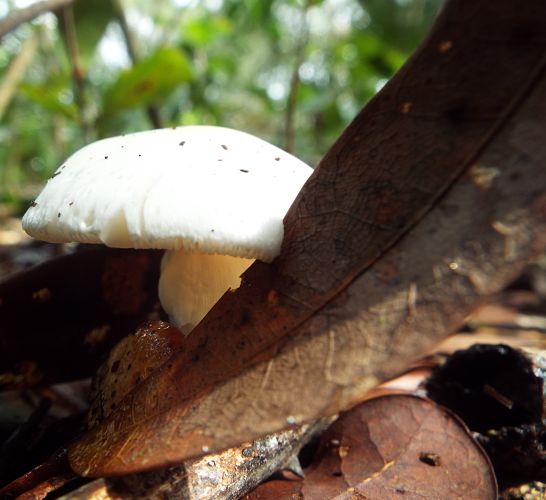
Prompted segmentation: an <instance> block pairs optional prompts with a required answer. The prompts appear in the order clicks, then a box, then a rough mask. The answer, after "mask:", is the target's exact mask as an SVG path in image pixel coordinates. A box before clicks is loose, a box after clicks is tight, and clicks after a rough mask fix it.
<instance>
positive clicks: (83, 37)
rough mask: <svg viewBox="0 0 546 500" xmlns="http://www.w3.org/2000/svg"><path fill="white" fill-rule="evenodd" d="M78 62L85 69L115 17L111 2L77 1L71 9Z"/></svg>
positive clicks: (102, 0) (104, 0)
mask: <svg viewBox="0 0 546 500" xmlns="http://www.w3.org/2000/svg"><path fill="white" fill-rule="evenodd" d="M73 14H74V27H75V30H74V32H75V34H76V40H77V44H78V53H79V57H80V62H81V63H82V64H83V66H84V67H85V68H86V67H88V66H89V63H90V61H91V59H92V58H93V56H94V55H95V51H96V49H97V45H98V43H99V42H100V40H101V38H102V37H103V35H104V31H105V30H106V27H107V26H108V24H109V23H110V22H111V21H112V20H113V19H114V17H115V8H114V4H113V3H112V0H92V1H89V0H87V1H81V0H80V1H77V2H76V3H75V4H74V8H73Z"/></svg>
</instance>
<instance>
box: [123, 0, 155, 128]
mask: <svg viewBox="0 0 546 500" xmlns="http://www.w3.org/2000/svg"><path fill="white" fill-rule="evenodd" d="M113 3H114V7H115V9H116V17H117V19H118V23H119V26H120V28H121V32H122V33H123V38H124V39H125V46H126V47H127V53H128V54H129V58H130V59H131V62H132V63H133V65H135V64H136V63H137V62H138V60H139V53H138V47H137V44H136V40H135V37H134V36H133V32H132V31H131V28H130V27H129V24H128V23H127V18H126V17H125V11H124V10H123V5H122V4H121V1H120V0H114V1H113ZM146 113H147V114H148V119H149V120H150V122H151V124H152V126H153V127H155V128H161V117H160V116H159V110H158V109H157V108H156V107H155V106H147V107H146Z"/></svg>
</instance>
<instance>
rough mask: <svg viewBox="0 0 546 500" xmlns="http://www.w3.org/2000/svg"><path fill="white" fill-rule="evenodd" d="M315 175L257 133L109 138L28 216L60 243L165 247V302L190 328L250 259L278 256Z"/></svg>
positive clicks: (192, 131)
mask: <svg viewBox="0 0 546 500" xmlns="http://www.w3.org/2000/svg"><path fill="white" fill-rule="evenodd" d="M311 172H312V169H311V168H310V167H309V166H307V165H306V164H305V163H303V162H301V161H300V160H298V159H297V158H295V157H293V156H292V155H290V154H288V153H286V152H284V151H282V150H281V149H278V148H277V147H275V146H272V145H271V144H268V143H267V142H265V141H263V140H261V139H258V138H256V137H254V136H251V135H249V134H246V133H244V132H239V131H236V130H232V129H227V128H222V127H209V126H190V127H177V128H172V129H159V130H152V131H147V132H138V133H134V134H127V135H124V136H120V137H112V138H109V139H104V140H101V141H98V142H95V143H93V144H90V145H88V146H86V147H84V148H82V149H81V150H79V151H78V152H76V153H75V154H74V155H72V156H71V157H70V158H69V159H68V160H67V161H66V162H65V163H64V164H63V165H62V166H61V167H60V168H59V169H58V170H57V171H56V172H55V174H54V175H53V177H52V178H51V179H50V180H49V181H48V183H47V185H46V186H45V187H44V189H43V191H42V192H41V193H40V195H39V196H38V197H37V198H36V200H35V201H34V202H33V203H32V205H31V207H30V208H29V210H28V211H27V213H26V214H25V216H24V217H23V228H24V229H25V231H27V232H28V233H29V234H30V235H31V236H34V237H36V238H40V239H42V240H45V241H49V242H54V243H64V242H71V241H77V242H82V243H104V244H106V245H108V246H111V247H120V248H162V249H167V250H168V251H167V252H166V253H165V255H164V257H163V261H162V265H161V278H160V281H159V297H160V300H161V303H162V305H163V308H164V309H165V311H166V312H167V313H168V314H169V315H170V317H171V318H172V320H173V322H174V323H175V324H176V325H177V326H179V327H181V328H182V329H183V330H184V331H186V332H187V331H188V328H191V327H193V326H195V325H196V324H197V323H198V322H199V321H200V320H201V319H202V318H203V316H204V315H205V314H206V313H207V312H208V310H209V309H210V308H211V307H212V306H213V305H214V303H215V302H216V301H217V300H218V299H219V298H220V297H221V296H222V294H223V293H224V292H225V291H226V290H228V289H230V288H231V289H234V288H237V287H238V286H239V283H240V275H241V273H242V272H243V271H244V270H245V269H246V268H247V267H248V266H249V265H250V264H251V263H252V261H253V259H261V260H263V261H266V262H269V261H271V260H273V259H274V258H275V257H276V256H277V255H278V253H279V251H280V247H281V242H282V238H283V233H284V230H283V223H282V220H283V217H284V215H285V213H286V212H287V210H288V208H289V207H290V205H291V203H292V201H293V200H294V198H295V196H296V195H297V193H298V192H299V190H300V188H301V187H302V185H303V184H304V183H305V181H306V180H307V178H308V177H309V175H310V173H311Z"/></svg>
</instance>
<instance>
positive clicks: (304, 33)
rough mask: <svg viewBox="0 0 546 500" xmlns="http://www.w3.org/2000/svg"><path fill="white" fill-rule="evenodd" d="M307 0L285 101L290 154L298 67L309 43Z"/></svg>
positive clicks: (286, 132) (293, 138)
mask: <svg viewBox="0 0 546 500" xmlns="http://www.w3.org/2000/svg"><path fill="white" fill-rule="evenodd" d="M309 6H310V2H309V0H308V1H306V2H305V3H304V5H303V6H302V10H301V24H302V27H301V31H300V36H299V39H298V43H297V45H296V60H295V62H294V68H293V69H292V77H291V79H290V92H289V93H288V97H287V99H286V114H285V120H284V134H285V136H284V149H285V150H286V151H288V152H289V153H291V152H292V151H293V150H294V141H295V136H296V131H295V119H296V107H297V103H298V92H299V88H300V83H301V82H300V67H301V65H302V63H303V60H304V58H305V47H306V46H307V43H308V41H309V26H308V25H307V11H308V9H309Z"/></svg>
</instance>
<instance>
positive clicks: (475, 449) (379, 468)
mask: <svg viewBox="0 0 546 500" xmlns="http://www.w3.org/2000/svg"><path fill="white" fill-rule="evenodd" d="M287 483H288V484H287ZM286 492H289V494H292V495H296V496H295V498H302V499H305V500H314V499H317V500H319V499H323V498H340V499H341V498H370V499H374V498H377V499H379V498H423V499H426V498H430V499H432V498H434V499H437V498H464V499H480V500H483V499H487V498H491V499H494V498H496V483H495V476H494V474H493V471H492V467H491V464H490V463H489V460H488V459H487V456H486V455H485V453H484V452H483V450H482V449H481V448H480V446H479V445H478V444H477V443H476V442H475V441H474V439H473V438H472V436H471V434H470V432H469V431H468V429H467V428H466V427H465V426H464V424H463V423H462V422H461V421H460V420H459V419H458V418H456V417H455V416H454V415H453V414H451V413H450V412H448V411H447V410H444V409H442V408H441V407H439V406H437V405H435V404H434V403H433V402H432V401H430V400H426V399H421V398H418V397H415V396H409V395H396V396H383V397H379V398H375V399H371V400H368V401H366V402H365V403H362V404H360V405H359V406H357V407H355V408H353V409H352V410H351V411H349V412H347V413H345V414H344V415H342V416H341V417H340V418H339V419H338V420H337V421H336V422H335V423H334V424H333V425H332V426H331V427H330V429H328V430H327V431H326V432H325V433H324V434H323V436H322V440H321V444H320V447H319V450H318V453H317V457H316V461H315V462H314V464H313V465H311V467H310V468H309V470H307V471H306V475H305V479H304V480H303V481H300V482H291V483H290V482H281V481H277V482H274V483H270V484H267V483H266V484H264V485H262V486H260V487H258V488H257V489H256V490H255V491H254V492H252V494H250V495H248V497H247V498H248V499H249V500H256V499H264V500H265V499H273V498H284V497H282V496H280V495H281V494H285V493H286Z"/></svg>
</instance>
